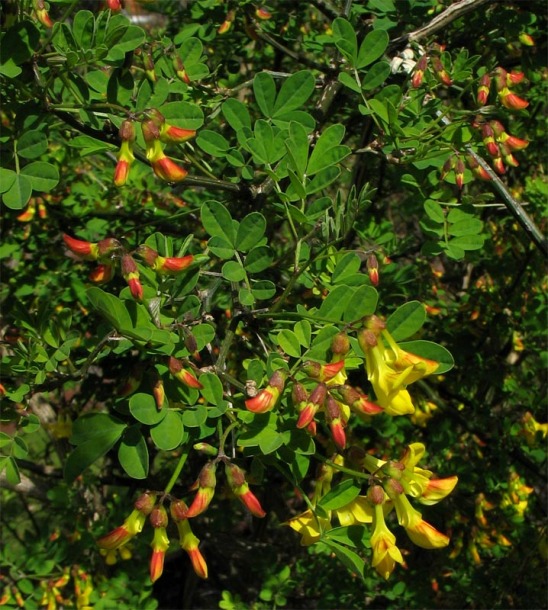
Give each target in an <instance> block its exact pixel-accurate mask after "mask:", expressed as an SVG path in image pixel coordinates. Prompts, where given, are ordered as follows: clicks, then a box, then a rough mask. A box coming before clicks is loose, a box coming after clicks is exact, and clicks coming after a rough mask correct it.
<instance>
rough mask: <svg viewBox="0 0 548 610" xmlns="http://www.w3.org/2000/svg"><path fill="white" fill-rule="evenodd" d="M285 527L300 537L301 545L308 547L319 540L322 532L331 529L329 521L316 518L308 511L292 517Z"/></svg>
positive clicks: (323, 518)
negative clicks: (287, 526)
mask: <svg viewBox="0 0 548 610" xmlns="http://www.w3.org/2000/svg"><path fill="white" fill-rule="evenodd" d="M287 525H289V527H290V528H291V529H293V530H295V531H296V532H297V533H298V534H300V535H301V545H302V546H310V545H311V544H314V543H315V542H318V540H319V539H320V538H321V535H322V533H323V532H326V531H328V530H330V529H331V520H330V519H328V518H325V517H317V516H316V515H315V514H314V513H313V512H312V511H311V510H310V509H308V510H307V511H305V512H304V513H302V514H300V515H298V516H297V517H293V519H290V520H289V521H288V522H287Z"/></svg>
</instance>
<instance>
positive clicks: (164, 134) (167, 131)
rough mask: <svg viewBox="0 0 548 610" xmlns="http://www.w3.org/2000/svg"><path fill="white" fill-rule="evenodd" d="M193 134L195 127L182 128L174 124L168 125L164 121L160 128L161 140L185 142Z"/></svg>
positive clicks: (194, 133)
mask: <svg viewBox="0 0 548 610" xmlns="http://www.w3.org/2000/svg"><path fill="white" fill-rule="evenodd" d="M195 135H196V130H195V129H183V128H182V127H175V125H169V123H165V124H164V126H163V127H162V129H161V139H162V142H176V143H181V142H187V141H188V140H190V139H192V138H193V137H194V136H195Z"/></svg>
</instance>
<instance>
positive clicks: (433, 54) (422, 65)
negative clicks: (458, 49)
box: [406, 44, 453, 89]
mask: <svg viewBox="0 0 548 610" xmlns="http://www.w3.org/2000/svg"><path fill="white" fill-rule="evenodd" d="M406 51H407V49H406ZM444 51H445V46H444V45H437V44H436V45H433V46H432V48H431V49H430V50H429V51H427V52H426V51H425V52H424V53H423V54H422V55H421V56H420V57H419V59H418V61H417V63H416V64H414V66H413V76H412V77H411V86H412V87H413V88H415V89H417V88H418V87H420V86H421V85H422V83H423V81H424V75H425V73H426V72H427V70H429V69H430V71H431V73H432V74H433V75H434V77H435V78H436V80H437V81H439V82H440V83H441V84H442V85H445V86H446V87H450V86H451V85H452V84H453V79H452V78H451V76H450V75H449V73H448V72H447V70H446V69H445V65H444V63H443V61H442V53H443V52H444Z"/></svg>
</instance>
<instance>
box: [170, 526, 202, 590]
mask: <svg viewBox="0 0 548 610" xmlns="http://www.w3.org/2000/svg"><path fill="white" fill-rule="evenodd" d="M176 525H177V529H178V530H179V544H180V545H181V548H182V549H183V550H184V551H185V552H186V553H187V555H188V557H189V559H190V561H191V563H192V568H193V569H194V572H195V573H196V575H197V576H199V577H200V578H207V564H206V562H205V559H204V558H203V556H202V553H201V552H200V549H199V548H198V545H199V544H200V541H199V540H198V538H197V537H196V536H195V535H194V533H193V532H192V529H191V528H190V523H189V522H188V520H187V519H183V520H181V521H177V522H176Z"/></svg>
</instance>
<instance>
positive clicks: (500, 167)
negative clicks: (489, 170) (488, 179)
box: [493, 157, 506, 176]
mask: <svg viewBox="0 0 548 610" xmlns="http://www.w3.org/2000/svg"><path fill="white" fill-rule="evenodd" d="M493 167H494V168H495V171H496V172H497V174H500V175H501V176H502V175H503V174H505V173H506V168H505V167H504V163H503V162H502V157H496V158H495V159H493Z"/></svg>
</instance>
